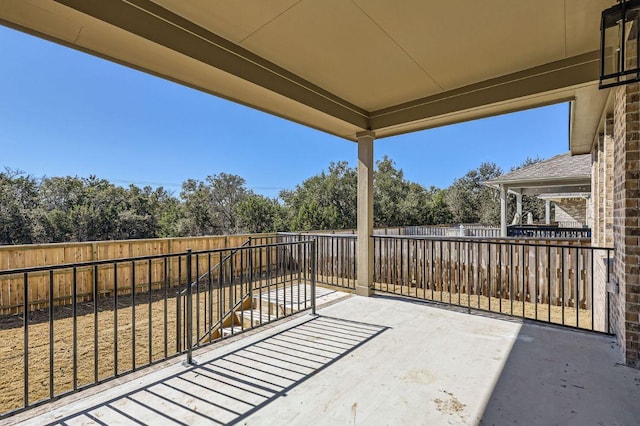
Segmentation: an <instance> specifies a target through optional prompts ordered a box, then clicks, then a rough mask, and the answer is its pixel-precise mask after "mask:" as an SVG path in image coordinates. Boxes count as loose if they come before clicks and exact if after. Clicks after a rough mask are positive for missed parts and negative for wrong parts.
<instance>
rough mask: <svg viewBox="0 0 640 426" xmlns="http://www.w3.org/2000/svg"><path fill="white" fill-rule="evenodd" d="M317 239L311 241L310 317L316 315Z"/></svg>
mask: <svg viewBox="0 0 640 426" xmlns="http://www.w3.org/2000/svg"><path fill="white" fill-rule="evenodd" d="M317 243H318V240H317V239H315V238H314V239H313V240H312V241H311V315H315V314H316V245H317Z"/></svg>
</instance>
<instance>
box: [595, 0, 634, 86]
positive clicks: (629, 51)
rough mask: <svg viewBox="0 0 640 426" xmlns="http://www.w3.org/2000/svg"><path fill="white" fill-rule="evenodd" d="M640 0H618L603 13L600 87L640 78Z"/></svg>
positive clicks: (617, 84)
mask: <svg viewBox="0 0 640 426" xmlns="http://www.w3.org/2000/svg"><path fill="white" fill-rule="evenodd" d="M639 19H640V0H619V3H618V4H617V5H615V6H613V7H610V8H609V9H607V10H605V11H603V12H602V21H601V24H600V88H601V89H604V88H606V87H612V86H619V85H622V84H627V83H633V82H636V81H640V43H639V41H640V31H638V25H640V21H639Z"/></svg>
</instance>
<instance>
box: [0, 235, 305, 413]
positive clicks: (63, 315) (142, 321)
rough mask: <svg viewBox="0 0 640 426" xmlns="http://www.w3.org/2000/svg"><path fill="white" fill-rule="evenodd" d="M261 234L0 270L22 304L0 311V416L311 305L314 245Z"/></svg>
mask: <svg viewBox="0 0 640 426" xmlns="http://www.w3.org/2000/svg"><path fill="white" fill-rule="evenodd" d="M262 238H263V237H261V238H258V239H253V240H251V241H249V242H247V243H246V244H245V245H243V246H241V247H236V248H225V249H215V250H206V251H197V252H195V251H194V252H192V251H186V252H181V253H174V254H163V255H153V256H144V257H132V258H124V259H116V260H104V261H93V262H83V263H74V264H63V265H55V266H43V267H35V268H23V269H13V270H4V271H0V284H1V285H3V286H6V288H8V289H9V290H10V291H9V292H8V293H9V294H11V295H12V297H13V300H12V303H13V304H18V305H21V312H19V313H18V314H15V315H7V316H1V317H0V344H1V345H2V349H3V350H2V351H1V352H0V363H2V366H3V369H4V371H6V372H8V374H3V375H1V376H0V389H2V392H1V393H0V420H1V419H3V418H6V417H8V416H10V415H12V414H15V413H17V412H19V411H21V410H24V409H26V408H28V407H33V406H35V405H39V404H41V403H43V402H47V401H50V400H52V399H57V398H60V397H62V396H64V395H68V394H70V393H73V392H75V391H78V390H81V389H84V388H86V387H88V386H92V385H95V384H98V383H102V382H105V381H107V380H110V379H113V378H115V377H118V376H121V375H123V374H126V373H129V372H132V371H135V370H138V369H139V368H142V367H145V366H148V365H151V364H155V363H157V362H160V361H163V360H166V359H169V358H172V357H175V356H178V355H181V354H186V355H187V357H188V361H191V357H192V351H193V349H195V348H197V347H200V346H203V345H206V344H208V343H210V342H214V341H217V340H220V339H224V338H226V337H227V336H231V335H235V334H238V333H242V332H243V331H245V330H248V329H252V328H254V327H257V326H260V325H262V324H265V323H268V322H271V321H276V320H278V319H280V318H284V317H286V316H290V315H292V314H294V313H296V312H298V311H301V310H305V309H309V308H311V309H312V310H314V311H315V280H314V278H315V262H314V260H315V258H316V256H315V242H314V241H313V240H311V239H309V238H305V239H301V240H300V241H293V242H273V241H276V240H275V239H272V240H269V241H267V240H263V239H262ZM264 238H266V237H264ZM201 271H205V272H204V273H200V272H201ZM5 293H7V292H5ZM34 301H37V303H34Z"/></svg>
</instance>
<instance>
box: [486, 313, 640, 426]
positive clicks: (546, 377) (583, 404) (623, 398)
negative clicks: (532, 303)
mask: <svg viewBox="0 0 640 426" xmlns="http://www.w3.org/2000/svg"><path fill="white" fill-rule="evenodd" d="M621 361H622V360H621V355H620V351H619V350H618V349H617V348H616V343H615V338H614V337H611V336H605V335H599V334H594V333H589V332H579V331H575V330H565V329H561V328H557V327H549V326H544V325H538V324H530V323H528V322H524V323H523V324H522V326H521V328H520V331H519V333H518V336H517V338H516V340H515V341H514V343H513V346H512V349H511V351H510V352H509V355H508V357H507V358H506V360H505V363H504V367H503V369H502V371H501V373H500V375H499V377H498V378H497V381H496V383H495V386H494V388H493V391H492V392H490V396H489V398H488V401H487V404H486V406H485V409H484V413H483V414H482V416H481V420H480V422H479V424H481V425H505V424H526V425H631V424H638V422H639V420H638V419H640V403H639V401H640V371H638V370H634V369H631V368H629V367H626V366H624V365H622V364H620V362H621Z"/></svg>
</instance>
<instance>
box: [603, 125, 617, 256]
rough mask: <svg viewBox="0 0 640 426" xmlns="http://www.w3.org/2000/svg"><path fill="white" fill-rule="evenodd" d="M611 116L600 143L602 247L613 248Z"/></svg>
mask: <svg viewBox="0 0 640 426" xmlns="http://www.w3.org/2000/svg"><path fill="white" fill-rule="evenodd" d="M613 132H614V121H613V114H607V116H606V118H605V127H604V138H603V143H602V155H603V159H602V165H601V168H602V170H601V172H600V173H601V178H600V179H601V183H600V185H601V187H602V191H603V205H602V234H603V240H602V242H603V245H604V246H606V247H613V146H614V139H613Z"/></svg>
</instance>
